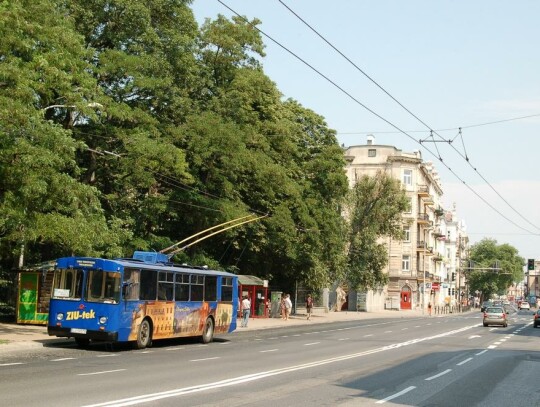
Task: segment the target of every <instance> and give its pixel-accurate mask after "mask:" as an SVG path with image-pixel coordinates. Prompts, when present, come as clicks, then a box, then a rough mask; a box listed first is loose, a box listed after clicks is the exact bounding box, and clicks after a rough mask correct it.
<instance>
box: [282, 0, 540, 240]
mask: <svg viewBox="0 0 540 407" xmlns="http://www.w3.org/2000/svg"><path fill="white" fill-rule="evenodd" d="M278 2H279V3H280V4H281V5H283V7H285V8H286V9H287V10H289V11H290V12H291V13H292V14H293V15H294V16H295V17H296V18H297V19H298V20H300V21H301V22H302V23H303V24H304V25H306V26H307V27H308V28H309V29H310V30H311V31H313V32H314V33H315V34H316V35H317V36H318V37H319V38H320V39H322V40H323V41H324V42H325V43H326V44H328V45H329V46H330V47H331V48H332V49H333V50H334V51H336V52H337V53H338V54H339V55H341V56H342V57H343V58H344V59H345V60H347V62H349V63H350V64H351V65H352V66H354V67H355V68H356V69H357V70H358V71H359V72H360V73H362V74H363V75H364V76H365V77H366V78H368V79H369V80H370V81H371V82H372V83H373V84H374V85H375V86H377V87H378V88H379V89H380V90H382V91H383V92H384V93H385V94H386V95H387V96H388V97H390V98H391V99H392V100H393V101H394V102H396V103H397V104H398V105H399V106H401V107H402V108H403V109H404V110H405V111H406V112H407V113H409V114H410V115H411V116H412V117H414V118H415V119H416V120H418V121H419V122H420V123H421V124H422V125H424V126H425V127H426V128H428V129H429V131H430V137H431V138H432V140H433V141H435V139H434V137H433V134H435V135H437V136H438V137H439V138H440V139H441V140H444V141H446V140H445V139H444V137H442V136H441V135H440V134H438V133H437V131H436V130H433V129H432V128H431V126H429V125H428V124H426V123H425V122H424V121H423V120H422V119H420V118H419V117H418V116H417V115H415V114H414V113H413V112H412V111H410V110H409V109H407V107H405V106H404V105H403V104H402V103H401V102H400V101H399V100H397V99H396V98H395V97H394V96H392V95H391V94H390V93H389V92H388V91H387V90H386V89H385V88H383V87H382V86H381V85H380V84H379V83H378V82H377V81H375V80H374V79H373V78H372V77H371V76H369V75H368V74H367V73H366V72H365V71H364V70H362V69H361V68H360V67H359V66H358V65H356V64H355V63H354V62H353V61H352V60H351V59H350V58H349V57H347V56H346V55H345V54H344V53H343V52H341V51H340V50H339V49H338V48H336V47H335V46H334V45H333V44H332V43H331V42H330V41H328V40H327V39H326V38H325V37H324V36H323V35H322V34H320V33H319V32H318V31H317V30H316V29H315V28H313V27H312V26H311V25H310V24H309V23H308V22H307V21H305V20H304V19H303V18H302V17H300V16H299V15H298V14H297V13H296V12H295V11H294V10H292V9H291V8H290V7H289V6H287V4H285V3H284V2H283V1H282V0H278ZM529 117H531V116H529ZM498 122H501V121H498ZM490 124H492V123H490ZM469 127H474V126H469ZM462 128H464V127H461V128H460V129H459V130H460V132H461V129H462ZM448 144H449V145H450V147H451V148H452V149H454V151H456V152H457V153H458V154H459V155H460V156H461V157H462V158H463V159H464V160H465V161H466V162H467V163H468V164H469V166H470V167H471V168H472V169H473V170H474V171H475V172H476V173H477V174H478V176H479V177H480V178H481V179H482V180H483V181H484V182H485V183H486V184H487V185H488V186H489V187H490V188H491V190H492V191H493V192H495V194H497V196H498V197H499V198H500V199H501V200H502V201H503V202H504V203H506V205H508V207H509V208H511V209H512V210H513V211H514V212H515V213H516V214H517V215H518V216H519V217H521V219H523V220H524V221H525V222H527V223H528V224H530V225H531V226H534V227H535V228H536V229H537V230H540V227H538V226H536V225H534V224H533V223H532V222H531V221H530V220H528V219H527V218H525V217H524V216H523V215H522V214H521V213H520V212H519V211H518V210H517V209H515V208H514V207H513V206H512V205H511V204H510V203H509V202H508V201H507V200H506V199H505V198H504V197H503V196H502V195H501V194H500V193H499V192H498V191H497V190H496V189H495V188H494V187H493V185H491V183H490V182H489V181H488V180H487V179H486V178H485V177H484V176H483V175H482V174H481V173H480V172H479V171H478V169H477V168H476V167H474V166H473V165H472V163H471V162H470V160H469V158H468V157H467V156H466V155H463V154H462V153H461V152H460V151H459V150H458V149H456V148H455V147H454V146H453V145H452V144H451V143H450V142H448ZM435 149H436V150H437V154H438V159H439V161H441V162H442V161H443V159H442V157H441V154H440V152H439V149H438V147H437V145H435Z"/></svg>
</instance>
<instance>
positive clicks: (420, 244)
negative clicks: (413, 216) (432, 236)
mask: <svg viewBox="0 0 540 407" xmlns="http://www.w3.org/2000/svg"><path fill="white" fill-rule="evenodd" d="M416 250H417V251H419V252H422V251H424V250H427V244H426V242H424V241H423V240H419V241H418V242H416Z"/></svg>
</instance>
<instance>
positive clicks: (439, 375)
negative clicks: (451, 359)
mask: <svg viewBox="0 0 540 407" xmlns="http://www.w3.org/2000/svg"><path fill="white" fill-rule="evenodd" d="M451 371H452V369H446V370H445V371H444V372H441V373H439V374H436V375H435V376H431V377H428V378H427V379H424V380H427V381H428V382H429V381H430V380H433V379H436V378H438V377H441V376H444V375H445V374H447V373H450V372H451Z"/></svg>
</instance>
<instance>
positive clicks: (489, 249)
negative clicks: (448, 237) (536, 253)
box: [466, 238, 525, 299]
mask: <svg viewBox="0 0 540 407" xmlns="http://www.w3.org/2000/svg"><path fill="white" fill-rule="evenodd" d="M469 258H470V260H471V262H472V263H471V265H472V267H471V268H470V269H469V270H468V271H467V272H466V275H467V279H468V282H469V290H470V292H476V291H480V292H481V293H482V298H484V299H489V298H491V296H492V295H495V294H496V295H502V294H504V293H505V292H506V289H508V288H509V287H510V286H511V285H512V284H513V283H515V282H519V281H521V280H523V277H524V273H523V266H524V265H525V260H524V259H523V258H522V257H520V256H518V251H517V249H516V248H514V247H513V246H511V245H509V244H506V243H505V244H498V243H497V241H496V240H494V239H488V238H486V239H482V240H481V241H480V242H478V243H476V244H474V245H473V246H472V247H471V249H470V256H469Z"/></svg>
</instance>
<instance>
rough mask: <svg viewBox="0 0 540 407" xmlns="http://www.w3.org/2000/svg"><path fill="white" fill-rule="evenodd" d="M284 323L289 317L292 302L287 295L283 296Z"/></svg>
mask: <svg viewBox="0 0 540 407" xmlns="http://www.w3.org/2000/svg"><path fill="white" fill-rule="evenodd" d="M284 303H285V321H288V320H289V316H290V315H291V309H292V302H291V296H290V295H289V294H287V295H285V301H284Z"/></svg>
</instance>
